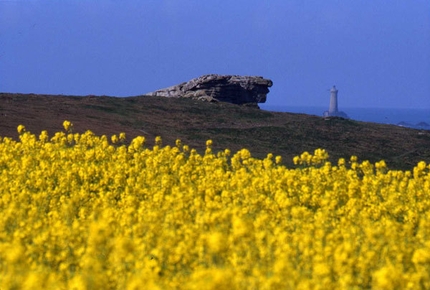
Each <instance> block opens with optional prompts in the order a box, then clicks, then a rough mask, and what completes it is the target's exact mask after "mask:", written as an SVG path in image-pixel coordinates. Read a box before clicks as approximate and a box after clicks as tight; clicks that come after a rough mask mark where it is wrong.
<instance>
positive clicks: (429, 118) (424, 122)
mask: <svg viewBox="0 0 430 290" xmlns="http://www.w3.org/2000/svg"><path fill="white" fill-rule="evenodd" d="M259 106H260V108H261V109H262V110H267V111H274V112H291V113H302V114H308V115H315V116H322V115H323V113H324V111H327V110H328V108H325V107H295V106H268V105H265V104H260V105H259ZM340 111H343V112H345V113H346V114H347V115H348V117H349V118H350V119H353V120H357V121H364V122H373V123H381V124H392V125H399V126H405V127H412V128H417V129H426V130H430V108H429V109H398V108H395V109H389V108H383V109H381V108H341V109H340Z"/></svg>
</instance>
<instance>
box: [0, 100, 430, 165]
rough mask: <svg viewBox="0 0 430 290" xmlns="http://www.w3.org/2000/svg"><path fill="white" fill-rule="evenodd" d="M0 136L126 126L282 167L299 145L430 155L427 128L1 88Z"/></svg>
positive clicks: (344, 152) (401, 160)
mask: <svg viewBox="0 0 430 290" xmlns="http://www.w3.org/2000/svg"><path fill="white" fill-rule="evenodd" d="M0 100H1V103H0V118H1V123H0V136H2V137H5V136H7V137H12V138H14V139H17V138H18V134H17V131H16V127H17V126H18V125H19V124H22V125H25V126H26V128H27V130H29V131H31V132H32V133H34V134H37V135H38V134H39V133H40V132H41V130H48V133H49V134H50V135H51V136H52V135H53V134H54V133H55V132H57V131H61V130H63V128H62V122H63V121H64V120H69V121H71V122H72V123H73V124H74V131H75V132H80V133H83V132H85V131H86V130H91V131H93V132H94V133H95V134H97V135H107V136H108V137H110V136H111V135H113V134H118V133H120V132H125V133H126V135H127V139H128V140H131V139H132V138H134V137H136V136H138V135H142V136H145V137H146V138H147V140H148V142H147V144H148V146H152V144H153V140H154V138H155V136H158V135H160V136H161V137H162V138H163V143H164V144H165V145H174V144H175V140H176V139H178V138H179V139H181V140H182V142H183V143H184V144H188V145H190V146H191V147H193V148H196V149H198V150H199V152H201V153H202V152H203V150H204V148H205V141H206V140H207V139H212V140H213V144H214V146H213V148H214V151H215V152H216V151H219V150H223V149H225V148H229V149H231V150H232V151H233V152H234V151H237V150H240V149H241V148H248V149H249V150H250V151H251V153H252V155H253V156H255V157H258V158H262V157H265V156H266V155H267V153H273V154H275V155H281V156H282V157H283V160H284V163H285V164H286V165H287V166H292V158H293V157H294V156H295V155H298V154H301V153H302V152H304V151H309V152H313V151H314V150H315V149H316V148H324V149H326V150H327V151H328V152H329V154H330V156H331V161H332V162H334V163H335V162H337V159H338V158H340V157H345V158H349V157H350V156H351V155H357V156H358V157H359V160H369V161H371V162H376V161H379V160H381V159H384V160H385V161H386V162H387V164H388V166H389V168H392V169H412V167H413V166H414V165H415V164H416V163H417V162H418V161H420V160H424V161H427V162H429V161H430V131H428V130H416V129H409V128H402V127H399V126H393V125H384V124H376V123H366V122H359V121H354V120H347V119H342V118H322V117H317V116H310V115H305V114H294V113H280V112H269V111H264V110H260V109H258V108H255V107H247V106H239V105H234V104H230V103H224V102H217V103H209V102H202V101H198V100H192V99H177V98H165V97H155V96H135V97H126V98H118V97H108V96H63V95H55V96H54V95H35V94H11V93H0Z"/></svg>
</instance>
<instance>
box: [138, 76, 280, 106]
mask: <svg viewBox="0 0 430 290" xmlns="http://www.w3.org/2000/svg"><path fill="white" fill-rule="evenodd" d="M272 84H273V82H272V81H271V80H269V79H264V78H262V77H257V76H238V75H217V74H210V75H203V76H201V77H198V78H195V79H192V80H190V81H188V82H185V83H181V84H178V85H175V86H171V87H168V88H165V89H161V90H157V91H155V92H151V93H147V94H146V95H150V96H160V97H173V98H192V99H197V100H203V101H211V102H216V101H220V102H229V103H233V104H257V103H264V102H266V95H267V94H268V93H269V87H271V86H272Z"/></svg>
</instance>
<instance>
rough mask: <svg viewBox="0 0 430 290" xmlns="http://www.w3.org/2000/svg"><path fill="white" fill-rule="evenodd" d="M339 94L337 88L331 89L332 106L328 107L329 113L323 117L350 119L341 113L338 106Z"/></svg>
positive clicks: (325, 113)
mask: <svg viewBox="0 0 430 290" xmlns="http://www.w3.org/2000/svg"><path fill="white" fill-rule="evenodd" d="M337 92H338V90H337V89H336V86H333V87H332V88H331V89H330V105H329V107H328V111H325V112H324V114H323V116H324V117H341V118H345V119H349V117H348V115H347V114H345V113H344V112H341V111H339V108H338V105H337Z"/></svg>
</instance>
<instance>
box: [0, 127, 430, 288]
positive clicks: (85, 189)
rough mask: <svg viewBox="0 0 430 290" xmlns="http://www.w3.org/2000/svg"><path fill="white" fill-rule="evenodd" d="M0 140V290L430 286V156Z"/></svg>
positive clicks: (77, 139) (78, 137)
mask: <svg viewBox="0 0 430 290" xmlns="http://www.w3.org/2000/svg"><path fill="white" fill-rule="evenodd" d="M63 125H64V128H65V130H64V132H57V133H55V135H53V136H49V135H48V133H47V132H46V131H42V132H41V133H40V135H39V136H36V135H34V134H32V133H30V132H26V130H25V127H24V126H22V125H20V126H18V132H19V138H20V141H13V140H12V139H11V138H8V137H1V138H0V173H1V176H0V228H1V231H0V289H2V290H3V289H369V288H372V289H430V215H429V209H430V173H429V171H430V166H429V165H427V164H426V163H425V162H424V161H422V162H420V163H418V164H417V165H416V167H414V168H411V170H410V171H395V170H389V169H388V168H387V166H386V164H385V162H384V161H380V162H378V163H376V164H371V163H370V162H368V161H359V159H358V158H357V157H355V156H352V157H350V158H346V159H340V160H339V161H338V163H337V164H331V163H330V162H328V161H327V160H328V159H327V158H328V154H327V152H326V151H325V150H323V149H317V150H315V152H314V153H313V154H310V153H307V152H305V153H303V154H301V155H300V156H297V157H295V158H294V162H295V163H296V164H297V167H296V168H287V167H285V166H284V165H282V160H281V157H280V156H277V157H275V156H273V155H272V154H268V155H267V158H265V159H263V160H261V159H256V158H253V157H252V155H251V153H250V152H249V151H248V150H246V149H242V150H240V151H239V152H237V153H234V154H233V153H231V152H230V151H229V150H227V149H226V150H225V151H223V152H212V149H211V147H212V141H211V140H208V141H207V142H206V146H207V149H206V152H205V154H203V155H200V154H198V152H196V150H194V149H191V148H189V147H188V146H187V145H183V144H181V141H180V140H178V141H177V142H176V145H175V146H163V144H162V140H161V138H160V137H157V138H156V145H155V146H153V147H151V148H149V147H148V146H145V138H144V137H137V138H135V139H133V140H132V141H131V142H128V141H126V136H125V134H119V135H118V136H117V135H115V136H112V137H109V138H108V137H106V136H95V135H94V134H93V133H92V132H90V131H87V132H86V133H83V134H77V133H73V130H72V129H73V125H72V124H71V123H70V122H68V121H65V122H64V124H63Z"/></svg>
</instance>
